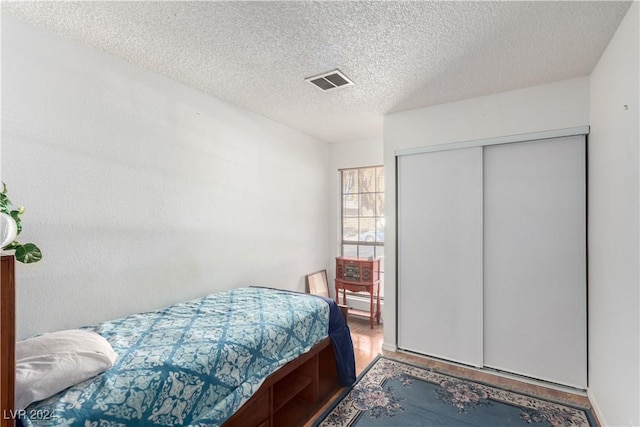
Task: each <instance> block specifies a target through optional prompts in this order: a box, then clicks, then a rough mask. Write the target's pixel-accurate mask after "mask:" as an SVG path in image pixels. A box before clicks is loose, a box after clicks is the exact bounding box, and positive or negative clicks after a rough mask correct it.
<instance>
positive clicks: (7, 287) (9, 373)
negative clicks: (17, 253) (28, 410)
mask: <svg viewBox="0 0 640 427" xmlns="http://www.w3.org/2000/svg"><path fill="white" fill-rule="evenodd" d="M0 271H1V280H0V335H1V336H0V343H1V347H0V405H1V408H0V410H1V412H0V427H8V426H12V427H13V426H14V425H15V421H14V419H13V418H14V417H15V415H14V414H15V413H14V402H13V399H14V388H15V370H16V369H15V363H16V354H15V350H16V346H15V344H16V320H15V302H16V291H15V260H14V257H13V256H9V255H2V268H1V270H0Z"/></svg>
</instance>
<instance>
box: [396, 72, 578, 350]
mask: <svg viewBox="0 0 640 427" xmlns="http://www.w3.org/2000/svg"><path fill="white" fill-rule="evenodd" d="M588 124H589V79H588V78H587V77H583V78H577V79H571V80H564V81H560V82H556V83H551V84H547V85H541V86H535V87H530V88H526V89H521V90H515V91H510V92H503V93H498V94H494V95H489V96H484V97H480V98H473V99H468V100H464V101H459V102H453V103H449V104H442V105H437V106H434V107H429V108H421V109H417V110H411V111H407V112H401V113H396V114H391V115H387V116H385V117H384V165H385V193H386V194H385V199H386V204H385V218H386V229H385V269H386V271H385V309H386V315H385V323H384V347H385V348H386V349H393V348H395V347H396V345H397V337H396V313H395V307H396V280H395V277H396V263H395V257H396V245H395V241H396V235H395V234H396V233H395V222H396V215H395V213H396V205H395V200H396V191H395V190H396V182H395V176H396V170H395V154H394V152H395V150H398V149H404V148H412V147H421V146H427V145H437V144H446V143H453V142H460V141H468V140H475V139H486V138H493V137H500V136H507V135H515V134H523V133H531V132H538V131H546V130H553V129H563V128H571V127H577V126H585V125H588ZM426 327H429V326H428V325H426Z"/></svg>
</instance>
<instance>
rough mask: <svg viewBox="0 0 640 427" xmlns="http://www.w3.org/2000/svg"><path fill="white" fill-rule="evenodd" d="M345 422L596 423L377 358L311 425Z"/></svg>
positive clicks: (566, 408)
mask: <svg viewBox="0 0 640 427" xmlns="http://www.w3.org/2000/svg"><path fill="white" fill-rule="evenodd" d="M314 425H315V426H317V427H337V426H339V427H346V426H358V427H368V426H379V427H382V426H384V427H392V426H402V427H405V426H438V427H444V426H478V427H479V426H482V427H487V426H492V427H493V426H554V427H556V426H558V427H560V426H562V427H569V426H572V427H573V426H585V427H587V426H591V427H595V426H597V424H596V422H595V420H594V417H593V415H592V414H591V413H590V412H589V410H588V409H586V408H579V407H574V406H570V405H566V404H560V403H556V402H552V401H549V400H544V399H540V398H537V397H532V396H528V395H524V394H519V393H515V392H512V391H508V390H504V389H501V388H498V387H494V386H489V385H486V384H482V383H479V382H473V381H468V380H463V379H460V378H456V377H453V376H450V375H445V374H442V373H440V372H437V371H435V370H433V369H429V368H426V369H425V368H420V367H417V366H412V365H409V364H406V363H403V362H399V361H397V360H392V359H388V358H385V357H378V358H377V359H376V360H374V361H373V362H372V363H371V365H369V367H368V368H367V369H366V371H365V372H364V373H363V374H362V375H361V376H360V378H358V381H357V382H356V384H355V385H354V386H353V387H352V388H351V389H350V390H349V391H348V392H346V393H345V394H344V395H343V396H342V398H341V399H338V401H337V402H336V403H335V404H334V405H333V407H331V408H330V409H329V410H328V411H327V412H326V413H325V414H324V415H323V416H321V417H320V419H319V420H318V421H316V423H315V424H314Z"/></svg>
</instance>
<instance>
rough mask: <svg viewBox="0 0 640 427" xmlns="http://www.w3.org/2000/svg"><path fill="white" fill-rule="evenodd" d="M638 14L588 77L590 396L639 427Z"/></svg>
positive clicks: (606, 416)
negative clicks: (589, 129) (589, 84)
mask: <svg viewBox="0 0 640 427" xmlns="http://www.w3.org/2000/svg"><path fill="white" fill-rule="evenodd" d="M639 15H640V4H638V2H634V4H633V5H632V6H631V8H630V9H629V12H627V15H626V17H625V19H624V20H623V21H622V23H621V24H620V27H619V28H618V31H617V32H616V34H615V36H614V37H613V39H612V40H611V42H610V44H609V46H608V47H607V49H606V50H605V52H604V53H603V55H602V57H601V58H600V61H599V62H598V64H597V66H596V68H595V69H594V71H593V74H592V75H591V134H590V136H589V207H588V211H589V397H590V399H591V402H592V403H593V405H594V407H595V408H596V411H597V413H598V415H599V418H600V421H601V422H602V423H603V424H604V425H607V426H629V425H633V426H639V425H640V414H639V411H640V406H639V405H640V404H639V402H640V381H639V377H640V370H639V368H638V364H639V363H640V349H639V340H640V293H639V289H638V288H639V286H640V285H639V284H640V275H639V270H638V269H639V256H640V253H639V251H638V239H639V228H638V222H639V219H640V216H639V215H640V214H639V210H638V203H639V202H638V191H639V190H638V179H639V176H638V156H639V150H638V144H639V140H640V130H639V127H640V122H639V114H640V113H639V111H640V103H639V98H640V96H639V91H640V87H639V85H638V81H639V79H640V67H639V63H640V57H639V53H638V51H639V49H640V46H639V42H638V40H639V38H640V31H639V25H638V22H639V19H638V18H639ZM624 105H627V106H628V109H625V108H624Z"/></svg>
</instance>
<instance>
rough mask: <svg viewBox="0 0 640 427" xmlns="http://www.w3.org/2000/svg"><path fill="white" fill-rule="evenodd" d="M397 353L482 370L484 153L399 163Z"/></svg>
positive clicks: (418, 157)
mask: <svg viewBox="0 0 640 427" xmlns="http://www.w3.org/2000/svg"><path fill="white" fill-rule="evenodd" d="M398 174H399V175H398V346H399V347H400V348H402V349H406V350H412V351H415V352H418V353H422V354H427V355H431V356H436V357H441V358H445V359H449V360H453V361H457V362H462V363H466V364H470V365H475V366H481V365H482V148H480V147H476V148H467V149H460V150H452V151H439V152H433V153H423V154H415V155H407V156H401V157H399V158H398Z"/></svg>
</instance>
